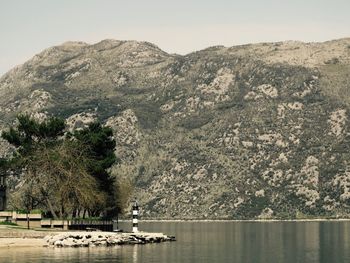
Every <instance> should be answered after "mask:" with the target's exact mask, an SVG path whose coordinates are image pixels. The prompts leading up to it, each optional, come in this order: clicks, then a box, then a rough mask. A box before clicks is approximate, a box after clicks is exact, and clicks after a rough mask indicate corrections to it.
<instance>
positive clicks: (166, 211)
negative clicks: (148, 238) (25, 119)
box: [0, 39, 350, 218]
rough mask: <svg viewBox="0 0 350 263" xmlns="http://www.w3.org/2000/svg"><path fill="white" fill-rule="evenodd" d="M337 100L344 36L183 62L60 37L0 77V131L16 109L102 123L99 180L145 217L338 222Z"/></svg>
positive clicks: (347, 98) (142, 47)
mask: <svg viewBox="0 0 350 263" xmlns="http://www.w3.org/2000/svg"><path fill="white" fill-rule="evenodd" d="M349 106H350V39H340V40H335V41H330V42H325V43H302V42H292V41H288V42H279V43H261V44H252V45H243V46H234V47H230V48H226V47H221V46H216V47H211V48H208V49H205V50H202V51H198V52H195V53H191V54H188V55H186V56H180V55H173V54H167V53H165V52H164V51H162V50H160V49H159V48H158V47H156V46H154V45H153V44H150V43H147V42H135V41H116V40H104V41H101V42H99V43H97V44H94V45H88V44H86V43H81V42H68V43H64V44H63V45H60V46H55V47H52V48H49V49H46V50H44V51H43V52H41V53H40V54H38V55H36V56H34V57H33V58H32V59H31V60H29V61H28V62H26V63H25V64H23V65H21V66H18V67H16V68H14V69H13V70H11V71H10V72H8V73H7V74H5V75H4V76H2V78H1V79H0V129H4V128H5V127H7V126H8V125H9V124H11V123H13V121H14V119H15V116H16V114H17V113H19V112H29V113H31V114H32V115H33V116H35V117H36V118H39V119H43V118H45V117H46V116H48V115H59V116H61V117H64V118H66V119H67V123H68V124H69V127H70V128H71V129H73V128H79V127H81V126H83V125H84V124H86V123H88V122H90V121H92V120H95V119H99V120H101V121H103V122H105V123H106V124H108V125H110V126H112V127H113V129H114V130H115V137H116V140H117V147H118V148H117V155H118V157H119V158H120V159H121V162H120V164H119V165H117V166H115V167H114V168H113V170H112V173H113V174H114V175H115V176H119V177H120V176H124V177H129V178H132V179H133V180H134V182H135V191H134V195H135V197H137V198H138V199H139V200H140V203H141V206H142V215H143V217H152V218H155V217H156V218H258V217H260V218H269V217H277V218H295V217H297V218H298V217H302V216H308V215H310V216H348V215H349V214H350V207H349V204H350V151H349V150H350V149H349V148H350V145H349V140H350V129H349ZM1 152H2V153H1V154H2V155H4V154H8V152H9V150H8V146H6V144H5V143H4V142H2V146H1Z"/></svg>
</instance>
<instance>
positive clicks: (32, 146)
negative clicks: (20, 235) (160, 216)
mask: <svg viewBox="0 0 350 263" xmlns="http://www.w3.org/2000/svg"><path fill="white" fill-rule="evenodd" d="M17 120H18V125H17V126H16V127H15V128H14V127H11V128H10V129H9V130H8V131H5V132H3V134H2V137H3V138H4V139H5V140H7V141H8V142H9V143H10V144H12V145H14V146H15V147H16V148H17V152H16V154H15V155H14V158H13V159H12V160H11V162H8V163H10V166H11V167H12V168H13V169H24V170H25V176H24V178H23V182H24V187H22V192H21V194H17V202H13V203H15V204H16V205H17V206H19V205H22V206H25V207H26V208H28V209H29V208H30V209H34V208H35V206H42V207H43V208H44V209H47V210H48V211H49V212H50V214H51V215H52V216H53V217H54V218H58V217H60V218H66V217H68V216H69V215H72V216H73V217H74V216H77V215H79V214H81V212H82V211H83V212H84V215H85V211H88V212H89V214H90V215H91V216H100V215H101V214H103V215H104V216H111V215H113V214H114V213H115V211H116V209H117V205H116V204H117V203H118V202H116V198H115V197H116V196H117V195H115V190H116V188H115V187H114V185H115V182H114V179H113V178H112V177H111V176H110V175H109V173H108V171H107V169H109V168H110V167H111V166H112V165H113V163H114V162H115V161H116V157H115V154H114V149H115V145H116V144H115V141H114V139H113V133H112V130H111V129H110V128H109V127H103V126H102V125H101V124H99V123H92V124H90V125H89V127H87V128H86V129H83V130H81V131H76V132H74V133H70V134H68V135H67V136H65V135H64V131H65V122H64V121H63V120H62V119H59V118H49V119H48V120H46V121H44V122H38V121H36V120H34V119H32V118H30V117H29V116H27V115H19V116H18V117H17ZM15 196H16V195H15Z"/></svg>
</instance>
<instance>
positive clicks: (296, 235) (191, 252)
mask: <svg viewBox="0 0 350 263" xmlns="http://www.w3.org/2000/svg"><path fill="white" fill-rule="evenodd" d="M130 224H131V223H130V222H122V223H120V227H121V228H123V229H125V230H129V229H130ZM139 228H140V229H141V230H144V231H152V232H163V233H166V234H169V235H175V236H176V238H177V241H176V242H168V243H161V244H147V245H134V246H132V245H127V246H120V247H107V248H100V247H95V248H18V249H1V250H0V262H6V263H7V262H8V263H10V262H20V263H23V262H28V263H30V262H43V263H44V262H67V263H73V262H116V263H118V262H132V263H135V262H147V263H152V262H155V263H158V262H159V263H160V262H162V263H163V262H167V263H173V262H174V263H175V262H177V263H186V262H188V263H190V262H191V263H196V262H198V263H199V262H200V263H206V262H208V263H209V262H210V263H214V262H215V263H221V262H230V263H231V262H242V263H253V262H254V263H259V262H264V263H275V262H276V263H278V262H290V263H298V262H307V263H314V262H315V263H316V262H322V263H331V262H336V263H341V262H350V222H348V221H339V222H336V221H332V222H327V221H326V222H161V223H160V222H142V221H141V222H140V224H139Z"/></svg>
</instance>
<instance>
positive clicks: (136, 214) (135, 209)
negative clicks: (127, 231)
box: [132, 200, 139, 233]
mask: <svg viewBox="0 0 350 263" xmlns="http://www.w3.org/2000/svg"><path fill="white" fill-rule="evenodd" d="M138 217H139V205H138V203H137V201H136V200H135V202H134V204H133V205H132V232H133V233H136V232H139V223H138Z"/></svg>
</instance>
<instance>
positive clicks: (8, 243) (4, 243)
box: [0, 237, 46, 249]
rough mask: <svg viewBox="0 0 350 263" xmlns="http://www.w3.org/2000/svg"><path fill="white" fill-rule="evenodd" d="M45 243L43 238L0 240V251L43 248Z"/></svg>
mask: <svg viewBox="0 0 350 263" xmlns="http://www.w3.org/2000/svg"><path fill="white" fill-rule="evenodd" d="M45 244H46V241H45V240H44V239H43V238H18V237H17V238H0V249H7V248H18V247H43V246H44V245H45Z"/></svg>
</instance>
